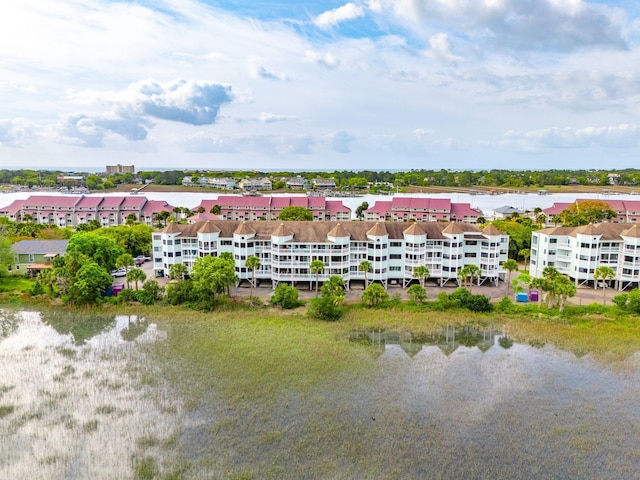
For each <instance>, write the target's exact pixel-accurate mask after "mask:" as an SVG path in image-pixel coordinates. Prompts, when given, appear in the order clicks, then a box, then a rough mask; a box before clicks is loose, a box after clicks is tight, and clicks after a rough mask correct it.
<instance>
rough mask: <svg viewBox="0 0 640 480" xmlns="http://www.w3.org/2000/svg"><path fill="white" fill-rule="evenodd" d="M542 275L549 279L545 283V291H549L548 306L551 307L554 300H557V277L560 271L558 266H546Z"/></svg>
mask: <svg viewBox="0 0 640 480" xmlns="http://www.w3.org/2000/svg"><path fill="white" fill-rule="evenodd" d="M542 276H543V277H544V279H545V280H546V281H547V282H546V283H545V287H546V289H545V291H546V292H547V306H548V307H549V308H551V305H552V303H553V302H555V301H556V281H555V280H556V278H557V277H559V276H560V272H558V270H557V269H556V267H551V266H549V267H544V270H543V271H542Z"/></svg>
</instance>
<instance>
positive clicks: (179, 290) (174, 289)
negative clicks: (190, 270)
mask: <svg viewBox="0 0 640 480" xmlns="http://www.w3.org/2000/svg"><path fill="white" fill-rule="evenodd" d="M193 298H194V294H193V283H192V282H191V280H180V281H179V282H172V283H169V285H168V286H167V302H168V303H170V304H171V305H180V304H182V303H188V302H190V301H192V300H193Z"/></svg>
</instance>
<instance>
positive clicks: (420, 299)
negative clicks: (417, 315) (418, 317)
mask: <svg viewBox="0 0 640 480" xmlns="http://www.w3.org/2000/svg"><path fill="white" fill-rule="evenodd" d="M407 295H409V299H410V300H411V302H412V303H415V304H420V303H424V302H425V301H426V300H427V292H426V290H425V289H424V287H423V286H422V285H419V284H417V283H414V284H413V285H411V286H410V287H409V288H408V289H407Z"/></svg>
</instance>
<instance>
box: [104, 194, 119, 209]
mask: <svg viewBox="0 0 640 480" xmlns="http://www.w3.org/2000/svg"><path fill="white" fill-rule="evenodd" d="M123 201H124V197H104V200H103V201H102V202H101V203H100V209H104V208H114V207H119V206H120V204H121V203H122V202H123Z"/></svg>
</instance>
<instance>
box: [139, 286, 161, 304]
mask: <svg viewBox="0 0 640 480" xmlns="http://www.w3.org/2000/svg"><path fill="white" fill-rule="evenodd" d="M163 291H164V289H163V288H162V287H161V286H160V284H159V283H158V282H157V281H156V280H148V281H147V282H145V284H144V285H143V286H142V290H139V291H138V292H137V295H136V296H137V298H138V301H139V302H140V303H142V304H143V305H153V304H154V303H155V302H157V301H158V300H160V298H162V292H163Z"/></svg>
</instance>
